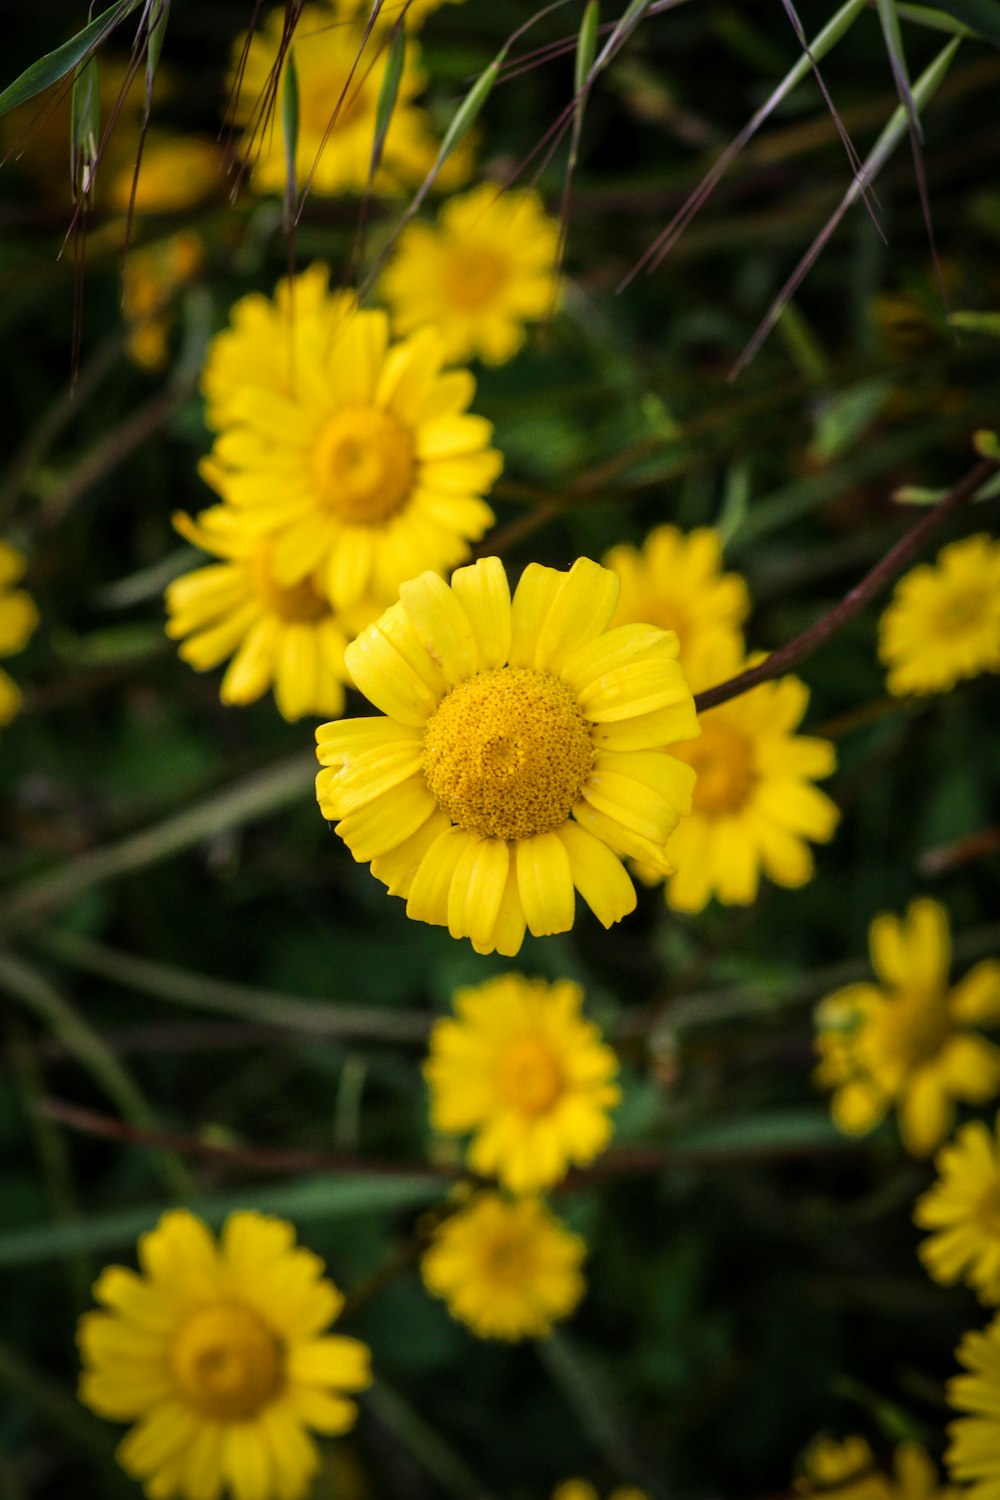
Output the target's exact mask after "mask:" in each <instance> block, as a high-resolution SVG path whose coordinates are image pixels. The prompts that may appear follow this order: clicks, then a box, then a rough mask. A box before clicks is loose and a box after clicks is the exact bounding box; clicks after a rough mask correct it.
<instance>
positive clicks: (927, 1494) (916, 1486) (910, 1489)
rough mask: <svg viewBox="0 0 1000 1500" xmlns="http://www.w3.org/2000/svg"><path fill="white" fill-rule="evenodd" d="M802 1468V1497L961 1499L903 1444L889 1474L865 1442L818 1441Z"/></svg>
mask: <svg viewBox="0 0 1000 1500" xmlns="http://www.w3.org/2000/svg"><path fill="white" fill-rule="evenodd" d="M802 1469H803V1472H802V1473H801V1474H800V1475H799V1477H798V1478H797V1479H796V1481H795V1490H796V1493H797V1494H799V1495H816V1496H818V1495H829V1496H831V1497H835V1500H958V1495H959V1491H958V1490H956V1489H954V1488H952V1487H951V1486H950V1485H942V1484H941V1483H940V1482H939V1480H938V1475H937V1470H936V1469H935V1467H934V1464H933V1462H932V1461H931V1459H930V1457H929V1456H928V1454H927V1453H926V1451H925V1450H924V1449H923V1448H921V1447H920V1446H919V1444H917V1443H900V1444H899V1446H898V1447H897V1448H896V1449H895V1452H894V1453H893V1458H892V1470H893V1471H892V1474H891V1475H889V1474H886V1473H883V1472H882V1470H881V1469H880V1468H879V1467H878V1466H877V1464H876V1461H875V1455H874V1453H873V1452H872V1450H871V1448H870V1446H869V1445H868V1443H867V1442H866V1441H865V1439H864V1438H863V1437H859V1436H857V1435H852V1436H850V1437H846V1438H844V1439H842V1440H839V1441H838V1440H836V1439H834V1438H828V1437H823V1438H818V1439H817V1440H816V1442H815V1443H813V1444H812V1446H811V1447H810V1448H809V1449H808V1451H807V1453H806V1455H805V1458H804V1460H803V1465H802Z"/></svg>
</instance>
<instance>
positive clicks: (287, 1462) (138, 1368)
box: [77, 1210, 371, 1500]
mask: <svg viewBox="0 0 1000 1500" xmlns="http://www.w3.org/2000/svg"><path fill="white" fill-rule="evenodd" d="M139 1263H140V1265H141V1267H142V1273H141V1274H136V1272H135V1271H131V1270H128V1269H127V1268H126V1267H124V1266H109V1267H108V1268H107V1269H106V1270H105V1271H104V1272H102V1274H101V1276H100V1277H99V1278H98V1281H97V1283H96V1284H95V1286H94V1296H95V1297H96V1299H97V1300H98V1302H100V1303H102V1304H103V1305H104V1307H105V1308H106V1309H107V1311H105V1312H90V1313H86V1314H84V1316H83V1317H82V1318H81V1319H80V1324H79V1329H78V1333H77V1342H78V1344H79V1346H80V1353H81V1356H82V1359H83V1372H82V1375H81V1378H80V1399H81V1401H83V1402H84V1403H85V1405H87V1406H89V1407H90V1408H91V1410H92V1411H95V1412H96V1413H97V1414H98V1416H101V1417H107V1418H109V1419H110V1420H111V1421H117V1422H134V1423H135V1425H134V1426H133V1427H132V1429H131V1431H129V1432H128V1433H127V1434H126V1435H125V1437H124V1438H123V1440H122V1442H121V1443H120V1444H119V1447H118V1452H117V1458H118V1462H119V1463H120V1464H121V1465H122V1468H124V1469H125V1471H126V1472H127V1473H128V1474H129V1475H130V1476H131V1477H132V1478H133V1479H137V1480H139V1481H140V1482H141V1483H142V1484H143V1486H144V1488H145V1491H146V1494H147V1495H148V1496H149V1500H167V1497H173V1496H179V1497H181V1500H217V1497H218V1496H219V1495H220V1493H221V1492H222V1491H223V1490H224V1489H225V1490H226V1491H228V1492H229V1493H230V1494H231V1495H232V1496H233V1497H234V1500H299V1497H300V1496H303V1495H304V1494H305V1492H306V1490H307V1489H308V1487H309V1481H310V1479H311V1478H312V1476H313V1474H314V1473H315V1472H316V1470H317V1468H318V1466H319V1453H318V1450H317V1448H316V1444H315V1442H314V1441H313V1439H312V1437H311V1436H310V1435H309V1432H308V1430H307V1429H310V1428H311V1429H313V1430H314V1431H316V1432H322V1433H340V1432H346V1431H347V1429H348V1428H349V1427H352V1426H353V1424H354V1420H355V1417H356V1415H357V1408H356V1406H355V1404H354V1402H353V1401H351V1400H349V1399H348V1396H347V1394H345V1393H348V1392H353V1391H360V1390H364V1388H365V1387H366V1386H368V1385H369V1384H370V1383H371V1375H370V1370H369V1356H368V1350H367V1348H366V1347H365V1345H364V1344H361V1343H359V1342H358V1340H357V1339H351V1338H343V1337H337V1336H330V1335H328V1334H326V1333H325V1330H326V1329H327V1328H328V1327H329V1325H330V1324H331V1323H332V1322H333V1320H334V1319H335V1318H336V1317H337V1315H338V1313H339V1312H340V1309H341V1307H342V1305H343V1300H344V1299H343V1298H342V1296H341V1295H340V1293H339V1292H338V1291H337V1290H336V1288H335V1287H334V1286H333V1285H332V1283H331V1282H330V1281H328V1280H326V1279H325V1278H324V1276H323V1263H322V1261H321V1260H320V1259H319V1258H318V1257H317V1256H315V1255H313V1254H312V1253H311V1252H310V1251H308V1250H304V1249H300V1248H297V1247H296V1246H295V1230H294V1228H293V1226H292V1225H291V1224H288V1223H286V1222H285V1221H284V1220H282V1219H270V1218H265V1217H263V1216H262V1215H260V1214H256V1213H235V1214H232V1215H230V1217H229V1219H228V1220H227V1221H226V1225H225V1228H224V1229H223V1231H222V1234H221V1237H220V1239H219V1241H218V1243H217V1242H216V1240H215V1238H214V1237H213V1235H212V1234H211V1233H210V1232H209V1230H208V1229H206V1227H205V1225H204V1224H203V1223H202V1222H201V1220H200V1219H196V1218H195V1217H194V1215H193V1214H190V1213H187V1212H186V1211H185V1210H176V1211H174V1212H171V1213H167V1214H164V1216H163V1218H162V1219H161V1220H160V1223H159V1225H158V1227H157V1228H156V1229H154V1230H152V1231H151V1232H150V1233H149V1234H145V1235H143V1236H142V1238H141V1239H140V1241H139Z"/></svg>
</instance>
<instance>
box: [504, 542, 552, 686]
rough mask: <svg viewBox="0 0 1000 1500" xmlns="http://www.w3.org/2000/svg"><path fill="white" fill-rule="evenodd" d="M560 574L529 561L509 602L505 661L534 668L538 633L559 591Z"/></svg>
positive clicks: (513, 664) (512, 664) (517, 665)
mask: <svg viewBox="0 0 1000 1500" xmlns="http://www.w3.org/2000/svg"><path fill="white" fill-rule="evenodd" d="M562 579H563V575H562V574H561V573H557V572H556V570H555V568H545V567H543V566H542V565H541V563H529V564H528V566H527V567H526V568H525V570H524V572H523V573H522V574H521V577H520V580H519V582H518V585H517V588H516V589H515V590H514V598H513V599H512V601H511V607H510V609H511V639H510V654H509V657H508V660H509V662H510V665H511V666H512V667H533V666H534V665H535V648H536V646H537V643H538V633H539V631H540V630H541V628H542V625H543V623H544V620H545V616H546V615H547V614H548V612H549V609H550V608H551V606H552V602H553V600H554V599H555V597H556V594H557V593H558V592H559V587H560V585H561V583H562Z"/></svg>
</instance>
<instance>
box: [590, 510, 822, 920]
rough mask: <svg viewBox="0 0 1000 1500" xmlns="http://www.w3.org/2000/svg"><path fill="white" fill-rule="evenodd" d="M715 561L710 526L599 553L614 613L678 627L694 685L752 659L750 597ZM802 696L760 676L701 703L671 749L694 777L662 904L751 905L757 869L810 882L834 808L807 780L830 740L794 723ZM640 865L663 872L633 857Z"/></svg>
mask: <svg viewBox="0 0 1000 1500" xmlns="http://www.w3.org/2000/svg"><path fill="white" fill-rule="evenodd" d="M721 560H722V549H721V545H720V541H719V537H718V534H717V533H716V532H714V531H711V530H708V529H702V530H699V531H693V532H691V533H690V535H688V536H684V535H683V534H682V533H681V532H679V531H678V530H677V529H676V528H675V527H672V526H661V527H658V528H657V529H656V530H655V531H653V532H652V533H651V534H650V536H649V537H648V538H647V540H646V543H645V546H644V548H643V549H642V551H641V552H640V551H638V550H637V549H636V548H634V547H627V546H619V547H615V548H613V549H612V550H611V552H609V553H608V555H607V557H606V558H605V563H606V564H607V566H608V567H610V568H613V569H614V571H615V572H616V573H617V574H618V576H619V578H620V579H621V583H622V591H621V599H620V601H619V605H618V611H617V614H616V616H615V621H616V623H618V624H626V623H633V622H637V621H644V622H645V621H652V622H654V623H655V624H657V625H661V626H663V627H664V628H665V629H667V630H671V631H674V632H676V635H677V638H678V641H679V643H680V661H681V664H682V666H683V667H684V670H685V673H686V674H687V677H688V681H689V682H690V684H691V687H692V688H693V690H694V691H695V692H696V693H697V692H701V691H702V690H703V689H705V688H709V687H712V686H714V685H715V684H716V683H719V682H723V681H725V680H726V679H727V678H729V677H733V676H735V675H736V674H737V673H738V672H740V671H742V670H743V668H744V667H745V666H747V665H748V664H749V663H748V662H747V660H746V653H745V647H744V644H743V636H742V634H741V626H742V624H743V622H744V620H745V619H746V616H747V614H748V613H749V608H750V601H749V596H748V593H747V589H746V585H745V584H744V582H743V580H742V579H741V578H739V577H737V576H736V575H735V574H732V573H722V572H721V571H720V567H721ZM808 703H809V693H808V690H807V688H806V687H805V685H804V684H803V683H802V682H800V681H799V680H798V678H796V677H784V678H781V679H780V680H779V681H777V682H766V683H762V684H761V685H760V686H759V687H756V688H754V689H753V690H752V691H751V692H749V693H744V694H742V696H740V697H738V698H734V699H732V700H731V701H730V702H728V703H723V704H720V705H719V706H718V707H716V708H712V709H709V710H707V712H705V713H703V714H702V715H701V716H700V718H699V723H700V726H701V735H700V737H699V738H698V739H697V740H696V741H694V742H693V743H691V744H689V745H683V744H682V745H678V746H677V747H676V748H675V749H674V752H673V753H674V754H675V755H677V756H678V758H679V759H681V760H683V761H685V762H686V763H687V764H688V765H690V766H691V768H692V769H693V770H694V771H695V773H696V780H695V784H694V792H693V796H692V806H691V815H690V817H686V818H685V819H684V820H683V822H682V823H681V824H680V825H679V827H678V828H677V830H676V832H675V833H674V835H673V837H672V838H671V840H670V843H669V846H668V853H669V857H670V859H671V862H672V863H673V864H674V865H675V866H676V870H675V873H674V874H672V875H670V876H669V877H667V879H666V885H665V895H666V900H667V903H668V905H670V906H672V907H674V908H675V909H676V910H678V911H686V912H698V911H701V910H702V909H703V908H704V907H705V906H706V905H707V903H708V901H709V900H710V899H711V898H712V897H713V896H714V897H715V898H716V899H717V900H719V901H721V902H723V903H724V904H726V905H737V906H744V905H748V904H749V903H750V902H752V901H753V900H754V899H755V898H756V895H757V891H758V887H759V883H760V877H761V874H762V873H763V874H765V875H767V876H768V877H769V878H770V879H771V880H773V881H774V882H775V884H776V885H782V886H786V887H796V886H802V885H805V884H806V882H807V881H809V880H811V878H812V874H813V860H812V853H811V851H810V848H809V844H808V842H807V840H811V841H813V842H817V843H825V842H827V841H828V840H829V839H831V838H832V837H833V834H834V831H835V830H836V827H837V823H838V821H839V818H840V814H839V811H838V809H837V807H836V806H835V804H834V803H833V802H832V801H831V800H830V798H829V797H827V796H826V795H825V794H824V793H823V792H821V791H819V790H818V789H817V788H816V787H815V786H813V784H812V783H813V781H815V780H817V779H819V778H822V777H824V776H829V775H830V774H831V772H832V771H833V770H834V768H835V766H836V756H835V752H834V748H833V746H832V745H831V744H830V743H829V741H827V740H820V739H814V738H811V737H809V736H806V735H800V734H798V733H797V730H798V728H799V725H800V724H801V722H802V720H803V718H804V716H805V713H806V709H807V707H808ZM639 874H640V875H641V876H642V877H643V878H644V879H646V880H648V881H650V882H653V881H658V880H661V879H663V878H664V875H663V872H662V871H657V870H655V869H652V868H650V867H648V866H644V865H643V862H642V861H641V860H640V862H639Z"/></svg>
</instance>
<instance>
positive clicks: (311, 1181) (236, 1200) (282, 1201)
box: [0, 1175, 450, 1266]
mask: <svg viewBox="0 0 1000 1500" xmlns="http://www.w3.org/2000/svg"><path fill="white" fill-rule="evenodd" d="M449 1186H450V1184H449V1183H448V1182H447V1181H445V1180H443V1179H442V1178H440V1177H432V1176H430V1175H428V1176H426V1177H418V1176H413V1175H410V1176H405V1177H404V1176H399V1177H391V1176H388V1175H386V1176H383V1177H370V1176H369V1177H363V1176H361V1175H358V1176H356V1177H355V1176H351V1177H342V1176H338V1177H306V1178H302V1179H301V1180H299V1181H297V1182H284V1183H281V1184H280V1185H279V1186H277V1187H253V1186H249V1185H248V1186H247V1187H246V1188H244V1189H243V1190H242V1191H241V1192H239V1193H225V1194H214V1195H213V1196H212V1197H210V1198H203V1199H201V1200H199V1201H198V1203H197V1204H195V1205H194V1207H195V1208H196V1210H197V1213H198V1215H199V1217H200V1218H203V1219H205V1220H206V1221H207V1222H208V1223H209V1224H221V1223H222V1221H223V1220H224V1219H225V1218H226V1216H227V1215H228V1214H231V1213H235V1212H236V1211H237V1210H239V1209H257V1210H258V1211H259V1212H260V1213H269V1214H277V1215H279V1216H280V1217H281V1218H286V1219H291V1220H292V1221H293V1222H294V1223H297V1224H299V1223H301V1224H307V1223H310V1222H315V1223H323V1222H329V1221H330V1220H335V1219H348V1218H354V1217H359V1216H360V1215H363V1214H378V1213H395V1212H397V1211H399V1210H400V1209H412V1208H421V1207H422V1206H423V1205H424V1204H425V1203H431V1202H433V1200H434V1199H435V1198H439V1197H441V1196H442V1195H443V1194H444V1193H445V1192H446V1191H447V1189H448V1187H449ZM163 1212H164V1209H163V1205H162V1204H148V1205H147V1206H146V1207H144V1208H131V1209H123V1210H121V1211H119V1212H117V1213H107V1214H94V1215H92V1216H91V1217H90V1218H89V1219H84V1220H80V1221H79V1222H77V1223H64V1224H42V1225H32V1226H31V1227H30V1228H28V1229H15V1230H11V1231H9V1232H8V1233H6V1234H0V1266H25V1265H32V1264H35V1263H37V1262H39V1261H46V1260H56V1259H59V1258H61V1257H63V1256H68V1255H78V1254H80V1253H81V1252H82V1251H95V1250H99V1251H102V1252H104V1251H109V1250H115V1251H118V1250H127V1249H128V1247H129V1246H131V1245H132V1244H134V1242H135V1240H136V1239H137V1238H138V1236H139V1235H140V1234H144V1233H145V1231H146V1230H147V1229H152V1228H153V1227H154V1226H155V1225H156V1223H157V1222H158V1220H159V1218H160V1216H161V1214H162V1213H163Z"/></svg>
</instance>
